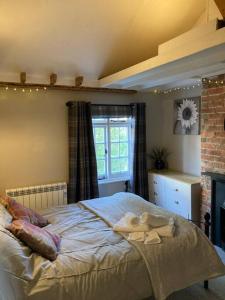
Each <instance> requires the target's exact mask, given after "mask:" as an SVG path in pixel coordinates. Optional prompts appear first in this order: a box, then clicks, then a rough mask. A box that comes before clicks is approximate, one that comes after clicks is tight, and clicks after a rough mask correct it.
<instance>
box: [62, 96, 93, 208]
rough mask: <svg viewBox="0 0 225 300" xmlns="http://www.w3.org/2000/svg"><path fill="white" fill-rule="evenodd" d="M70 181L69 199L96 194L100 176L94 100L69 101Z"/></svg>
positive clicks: (73, 199)
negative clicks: (92, 103)
mask: <svg viewBox="0 0 225 300" xmlns="http://www.w3.org/2000/svg"><path fill="white" fill-rule="evenodd" d="M67 106H68V113H69V115H68V117H69V120H68V121H69V185H68V202H69V203H73V202H78V201H81V200H86V199H92V198H97V197H98V196H99V191H98V179H97V163H96V155H95V146H94V137H93V129H92V119H91V103H88V102H68V103H67Z"/></svg>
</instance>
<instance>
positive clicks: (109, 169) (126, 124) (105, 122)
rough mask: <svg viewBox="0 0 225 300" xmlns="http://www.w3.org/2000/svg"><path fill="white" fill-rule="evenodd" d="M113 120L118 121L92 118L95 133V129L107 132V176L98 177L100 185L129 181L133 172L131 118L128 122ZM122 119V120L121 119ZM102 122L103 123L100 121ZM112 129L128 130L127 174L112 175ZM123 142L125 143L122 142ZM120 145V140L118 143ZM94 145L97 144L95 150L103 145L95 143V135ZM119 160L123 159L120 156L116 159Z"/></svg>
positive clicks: (105, 142) (108, 118)
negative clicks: (131, 165)
mask: <svg viewBox="0 0 225 300" xmlns="http://www.w3.org/2000/svg"><path fill="white" fill-rule="evenodd" d="M112 119H116V118H110V117H107V118H92V125H93V133H94V129H95V128H99V127H100V128H103V127H104V131H105V141H104V144H105V171H106V174H105V176H104V177H100V176H98V181H99V183H103V182H110V181H122V180H129V179H130V172H131V168H130V162H131V118H129V117H127V118H126V119H127V121H122V120H118V121H115V122H113V121H112ZM121 119H122V118H121ZM98 120H99V121H98ZM100 120H101V121H100ZM112 127H118V128H121V127H125V128H127V129H128V139H127V141H124V142H125V143H127V145H128V155H127V156H124V158H127V159H128V171H125V172H116V173H112V166H111V165H112V164H111V160H112V157H111V145H112V143H113V142H112V141H111V133H110V131H111V130H110V129H111V128H112ZM122 142H123V141H122ZM115 143H118V144H119V145H120V143H121V142H120V140H119V141H118V142H115ZM94 144H95V149H96V144H101V143H97V142H95V135H94ZM115 158H117V159H120V158H123V157H121V156H120V153H119V156H118V157H115ZM96 160H97V155H96Z"/></svg>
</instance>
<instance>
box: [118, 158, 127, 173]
mask: <svg viewBox="0 0 225 300" xmlns="http://www.w3.org/2000/svg"><path fill="white" fill-rule="evenodd" d="M120 171H121V172H128V158H120Z"/></svg>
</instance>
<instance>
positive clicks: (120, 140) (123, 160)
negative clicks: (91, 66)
mask: <svg viewBox="0 0 225 300" xmlns="http://www.w3.org/2000/svg"><path fill="white" fill-rule="evenodd" d="M93 131H94V142H95V151H96V158H97V170H98V179H99V180H103V179H113V178H124V179H127V178H128V177H129V175H130V148H131V146H130V135H131V122H130V118H102V119H95V118H94V119H93Z"/></svg>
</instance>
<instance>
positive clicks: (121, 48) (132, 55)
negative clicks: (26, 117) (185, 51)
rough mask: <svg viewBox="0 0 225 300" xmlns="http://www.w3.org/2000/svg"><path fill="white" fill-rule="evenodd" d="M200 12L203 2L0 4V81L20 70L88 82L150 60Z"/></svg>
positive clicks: (21, 0)
mask: <svg viewBox="0 0 225 300" xmlns="http://www.w3.org/2000/svg"><path fill="white" fill-rule="evenodd" d="M205 9H206V0H198V1H196V0H188V1H187V0H64V1H60V0H38V1H36V0H15V1H9V0H2V1H0V45H1V46H0V80H7V79H9V78H10V76H11V77H12V76H18V74H19V72H21V71H26V72H27V74H28V75H29V74H30V75H32V76H33V77H35V76H37V78H39V77H40V78H41V77H46V78H47V77H48V75H49V73H51V72H56V73H57V74H58V77H59V80H60V78H61V79H62V78H71V77H74V75H83V76H84V77H85V80H86V82H92V81H93V82H94V81H96V80H97V79H98V78H101V77H103V76H106V75H109V74H112V73H114V72H116V71H119V70H122V69H124V68H126V67H129V66H131V65H134V64H136V63H139V62H141V61H143V60H145V59H148V58H150V57H152V56H155V55H156V54H157V48H158V45H159V44H161V43H163V42H165V41H167V40H170V39H171V38H173V37H175V36H178V35H180V34H182V33H183V32H186V31H187V30H189V29H191V28H192V27H193V26H194V24H195V23H196V22H197V21H198V19H199V18H200V17H201V15H202V14H203V12H204V11H205ZM28 81H29V76H28Z"/></svg>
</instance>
